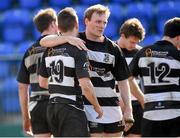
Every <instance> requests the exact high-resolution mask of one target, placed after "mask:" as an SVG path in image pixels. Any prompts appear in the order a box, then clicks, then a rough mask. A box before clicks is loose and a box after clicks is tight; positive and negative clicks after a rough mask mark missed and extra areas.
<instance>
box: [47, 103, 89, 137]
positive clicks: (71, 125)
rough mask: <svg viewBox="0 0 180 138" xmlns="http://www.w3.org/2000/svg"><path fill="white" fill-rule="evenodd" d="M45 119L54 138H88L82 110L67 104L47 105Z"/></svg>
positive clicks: (85, 119) (85, 120)
mask: <svg viewBox="0 0 180 138" xmlns="http://www.w3.org/2000/svg"><path fill="white" fill-rule="evenodd" d="M47 118H48V124H49V126H50V130H51V132H52V134H53V136H54V137H89V136H90V134H89V130H88V124H87V118H86V115H85V112H84V111H83V110H80V109H77V108H76V107H73V106H71V105H68V104H61V103H49V105H48V108H47Z"/></svg>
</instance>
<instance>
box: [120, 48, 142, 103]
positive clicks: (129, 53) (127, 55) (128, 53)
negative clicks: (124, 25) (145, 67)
mask: <svg viewBox="0 0 180 138" xmlns="http://www.w3.org/2000/svg"><path fill="white" fill-rule="evenodd" d="M141 48H142V47H141V46H139V45H136V48H135V49H133V50H131V51H130V50H127V49H126V48H121V50H122V52H123V54H124V56H125V58H126V62H127V64H128V65H129V64H130V62H131V61H132V59H133V57H134V55H135V54H136V53H137V52H138V51H139V50H140V49H141ZM136 81H137V83H138V84H139V86H140V88H141V87H142V81H141V80H140V78H139V77H137V78H136ZM131 99H132V100H133V101H135V100H136V101H137V99H136V98H135V97H134V96H133V95H132V94H131Z"/></svg>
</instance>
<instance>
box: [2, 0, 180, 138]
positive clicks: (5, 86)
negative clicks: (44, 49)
mask: <svg viewBox="0 0 180 138" xmlns="http://www.w3.org/2000/svg"><path fill="white" fill-rule="evenodd" d="M98 3H100V4H104V5H107V6H108V7H109V8H110V11H111V15H110V19H109V22H108V25H107V28H106V30H105V35H107V36H108V37H110V38H111V39H112V40H116V39H117V38H118V37H119V34H118V32H119V27H120V26H121V24H122V23H123V22H124V21H125V20H126V19H129V18H132V17H136V18H138V19H139V20H140V21H141V22H142V24H143V26H144V27H145V29H146V36H145V39H144V40H143V41H142V42H141V43H140V45H141V46H146V45H148V44H151V43H153V42H154V41H156V40H159V39H160V38H161V36H162V32H163V25H164V22H165V20H167V19H169V18H171V17H175V16H176V17H180V8H178V7H180V0H0V31H1V33H0V137H4V136H9V137H11V136H22V137H23V136H24V134H23V131H22V126H21V114H20V106H19V99H18V87H17V82H16V75H17V71H18V68H19V64H20V60H21V59H22V56H23V54H24V52H25V50H26V49H27V48H28V47H29V46H30V44H31V43H32V42H33V41H34V40H36V38H38V37H39V33H38V32H37V30H36V29H35V27H34V26H33V22H32V18H33V16H34V15H35V14H36V13H37V11H38V10H40V9H42V8H47V7H52V8H54V9H55V10H56V11H57V12H58V11H59V10H60V9H62V8H64V7H67V6H70V7H73V8H75V9H76V11H77V14H78V16H79V25H80V31H83V30H84V23H83V13H84V10H85V9H86V8H87V7H88V6H90V5H94V4H98Z"/></svg>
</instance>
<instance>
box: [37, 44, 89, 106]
mask: <svg viewBox="0 0 180 138" xmlns="http://www.w3.org/2000/svg"><path fill="white" fill-rule="evenodd" d="M88 65H89V62H88V60H87V52H85V51H82V50H79V49H78V48H76V47H75V46H72V45H70V44H68V43H66V44H63V45H59V46H56V47H54V48H48V49H47V50H46V51H45V53H44V55H43V59H42V64H41V66H40V70H39V74H40V75H41V76H43V77H45V78H48V82H49V85H48V88H49V93H50V99H51V98H54V97H60V98H63V99H66V100H68V101H69V103H71V102H78V101H77V98H78V99H79V98H80V99H79V100H82V91H81V88H80V86H79V82H78V79H79V78H83V77H89V73H88Z"/></svg>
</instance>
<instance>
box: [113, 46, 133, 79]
mask: <svg viewBox="0 0 180 138" xmlns="http://www.w3.org/2000/svg"><path fill="white" fill-rule="evenodd" d="M115 50H116V51H115V53H116V54H115V66H114V69H113V72H112V73H113V75H114V77H115V79H116V80H117V81H121V80H125V79H127V78H128V77H129V76H130V74H131V73H130V70H129V67H128V65H127V62H126V59H125V57H124V55H123V53H122V51H121V50H120V49H119V48H116V49H115Z"/></svg>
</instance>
